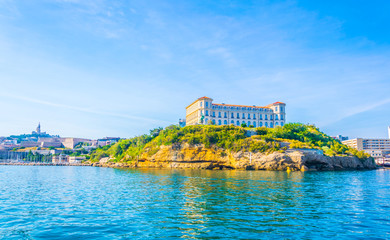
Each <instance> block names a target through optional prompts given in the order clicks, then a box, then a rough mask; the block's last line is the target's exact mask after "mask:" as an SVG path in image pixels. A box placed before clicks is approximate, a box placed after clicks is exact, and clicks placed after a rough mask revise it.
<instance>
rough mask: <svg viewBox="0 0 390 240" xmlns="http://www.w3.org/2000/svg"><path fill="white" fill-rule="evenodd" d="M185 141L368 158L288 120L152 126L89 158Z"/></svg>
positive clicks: (124, 156)
mask: <svg viewBox="0 0 390 240" xmlns="http://www.w3.org/2000/svg"><path fill="white" fill-rule="evenodd" d="M252 135H253V136H252ZM182 143H188V144H190V145H195V144H202V145H204V146H205V147H206V148H223V149H225V150H228V151H231V152H238V151H251V152H264V153H271V152H274V151H284V150H286V149H287V146H289V148H295V149H296V148H307V149H318V150H323V151H324V154H325V155H328V156H335V155H339V156H340V155H342V156H347V155H354V156H357V157H358V158H360V159H362V160H364V159H367V158H369V155H368V154H366V153H364V152H362V151H360V152H359V151H357V150H355V149H352V148H349V147H348V146H345V145H343V144H342V143H341V142H340V141H338V140H335V139H333V138H331V137H329V136H327V135H326V134H324V133H322V132H321V131H320V130H319V129H318V128H316V127H315V126H314V125H305V124H300V123H289V124H286V125H285V126H283V127H277V128H265V127H260V128H249V127H246V125H245V126H242V127H236V126H233V125H229V126H215V125H195V126H187V127H183V128H180V127H179V126H176V125H172V126H169V127H167V128H165V129H162V128H156V129H153V130H151V131H150V134H144V135H141V136H137V137H134V138H130V139H125V140H120V141H119V142H118V143H115V144H113V145H110V146H104V147H100V148H97V149H95V150H94V151H92V153H91V157H90V159H91V161H98V160H100V159H101V158H104V157H111V158H114V159H115V160H116V161H134V160H136V159H137V157H138V156H139V155H141V154H143V153H146V154H148V155H149V156H151V155H153V154H155V153H156V152H157V151H158V150H159V148H160V146H162V145H172V146H173V147H175V146H176V145H178V144H182ZM282 146H284V147H282Z"/></svg>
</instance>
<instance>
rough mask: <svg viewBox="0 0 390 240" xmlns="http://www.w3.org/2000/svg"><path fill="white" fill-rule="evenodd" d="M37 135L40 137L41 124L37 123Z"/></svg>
mask: <svg viewBox="0 0 390 240" xmlns="http://www.w3.org/2000/svg"><path fill="white" fill-rule="evenodd" d="M36 132H37V134H38V135H41V123H38V127H37V131H36Z"/></svg>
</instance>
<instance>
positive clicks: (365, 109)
mask: <svg viewBox="0 0 390 240" xmlns="http://www.w3.org/2000/svg"><path fill="white" fill-rule="evenodd" d="M388 103H390V98H387V99H383V100H380V101H378V102H375V103H370V104H365V105H361V106H356V107H354V108H353V109H352V110H350V111H348V112H346V113H345V114H343V115H341V116H338V117H336V118H333V119H331V120H330V121H327V122H325V123H323V124H321V127H326V126H328V125H331V124H334V123H337V122H340V121H342V120H344V119H347V118H350V117H353V116H355V115H358V114H361V113H365V112H368V111H371V110H374V109H376V108H378V107H381V106H383V105H386V104H388Z"/></svg>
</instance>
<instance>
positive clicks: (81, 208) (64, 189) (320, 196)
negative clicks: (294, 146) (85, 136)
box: [0, 166, 390, 240]
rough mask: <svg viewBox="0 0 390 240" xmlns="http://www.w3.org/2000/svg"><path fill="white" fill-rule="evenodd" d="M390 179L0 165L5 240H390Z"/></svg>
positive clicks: (379, 173) (0, 233) (386, 175)
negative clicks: (180, 239)
mask: <svg viewBox="0 0 390 240" xmlns="http://www.w3.org/2000/svg"><path fill="white" fill-rule="evenodd" d="M389 183H390V171H387V170H376V171H349V172H305V173H302V172H291V173H286V172H272V171H208V170H157V169H137V170H124V169H110V168H94V167H53V166H0V239H7V240H8V239H179V238H182V239H390V187H389V186H390V184H389Z"/></svg>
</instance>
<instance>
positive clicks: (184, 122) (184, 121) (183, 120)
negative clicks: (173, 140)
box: [179, 119, 186, 127]
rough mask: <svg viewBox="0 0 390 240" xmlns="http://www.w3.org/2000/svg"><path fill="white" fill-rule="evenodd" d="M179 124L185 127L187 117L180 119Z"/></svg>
mask: <svg viewBox="0 0 390 240" xmlns="http://www.w3.org/2000/svg"><path fill="white" fill-rule="evenodd" d="M179 126H180V127H185V126H186V120H185V119H179Z"/></svg>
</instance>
